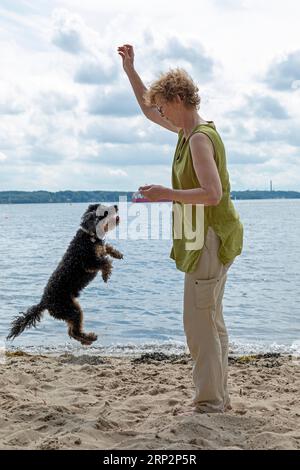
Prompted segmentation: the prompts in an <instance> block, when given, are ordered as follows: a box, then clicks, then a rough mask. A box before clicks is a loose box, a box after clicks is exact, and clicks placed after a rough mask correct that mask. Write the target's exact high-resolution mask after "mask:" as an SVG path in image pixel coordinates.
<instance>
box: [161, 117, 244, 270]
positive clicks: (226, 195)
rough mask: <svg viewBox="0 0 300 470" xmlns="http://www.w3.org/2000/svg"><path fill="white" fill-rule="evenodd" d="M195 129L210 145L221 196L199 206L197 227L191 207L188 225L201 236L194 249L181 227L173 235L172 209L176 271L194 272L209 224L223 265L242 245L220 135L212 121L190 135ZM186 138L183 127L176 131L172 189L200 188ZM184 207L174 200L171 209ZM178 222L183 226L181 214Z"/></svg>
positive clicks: (200, 126) (173, 250)
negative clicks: (218, 243)
mask: <svg viewBox="0 0 300 470" xmlns="http://www.w3.org/2000/svg"><path fill="white" fill-rule="evenodd" d="M196 132H202V133H203V134H206V135H207V136H208V137H209V139H210V140H211V142H212V144H213V148H214V159H215V162H216V165H217V168H218V172H219V175H220V179H221V183H222V189H223V196H222V199H221V201H220V202H219V204H218V205H217V206H202V227H201V226H200V227H199V223H198V222H197V221H196V206H195V205H193V206H190V209H191V213H192V219H191V221H192V227H191V228H192V230H193V231H194V232H195V233H196V234H197V233H198V231H199V230H202V234H203V237H204V238H203V240H202V242H201V244H200V246H199V248H198V246H197V249H188V250H187V249H186V247H187V243H190V242H192V241H193V240H192V239H190V235H189V234H187V235H188V237H187V238H186V237H185V230H184V229H182V237H180V238H179V237H178V235H176V234H175V232H176V230H178V229H176V230H175V227H174V212H176V210H175V211H174V210H173V248H172V251H171V254H170V257H171V258H172V259H174V260H175V262H176V267H177V268H178V269H179V270H181V271H184V272H187V273H189V272H193V271H194V270H195V269H196V267H197V263H198V260H199V258H200V255H201V252H202V248H203V242H204V240H205V237H206V234H207V230H208V227H209V226H210V227H212V228H213V230H214V231H215V232H216V233H217V235H218V236H219V237H220V239H221V243H220V248H219V251H218V257H219V259H220V261H221V262H222V263H223V264H227V263H229V262H230V261H232V260H233V259H234V258H235V257H236V256H237V255H239V254H240V253H241V252H242V247H243V225H242V223H241V221H240V219H239V215H238V213H237V212H236V210H235V207H234V205H233V203H232V201H231V199H230V182H229V174H228V171H227V167H226V153H225V148H224V145H223V142H222V140H221V137H220V135H219V134H218V132H217V130H216V127H215V125H214V123H213V122H212V121H209V122H208V123H207V124H199V125H198V126H197V127H195V129H194V130H193V132H192V133H191V135H190V136H189V138H190V137H191V136H192V135H193V134H195V133H196ZM189 138H188V139H185V137H184V133H183V130H182V129H181V130H180V131H179V134H178V142H177V146H176V150H175V155H174V160H173V166H172V186H173V189H194V188H199V187H201V186H200V183H199V180H198V178H197V175H196V172H195V170H194V166H193V160H192V155H191V150H190V147H189V144H188V141H189ZM174 204H175V205H177V204H178V206H177V207H174ZM184 206H185V205H184V204H183V203H178V202H173V209H179V211H180V210H181V211H183V213H184V210H185V209H187V208H185V207H184ZM203 208H204V211H203ZM181 211H180V212H181ZM203 212H204V214H203ZM178 220H180V219H177V222H176V226H177V227H178ZM196 222H197V223H196ZM179 223H180V224H181V223H182V224H183V225H184V223H185V217H184V216H183V217H182V221H180V222H179ZM203 225H204V226H203ZM196 236H197V235H195V239H196ZM190 246H191V245H190Z"/></svg>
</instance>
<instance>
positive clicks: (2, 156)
mask: <svg viewBox="0 0 300 470" xmlns="http://www.w3.org/2000/svg"><path fill="white" fill-rule="evenodd" d="M4 160H7V156H6V155H5V154H4V153H3V152H0V162H4Z"/></svg>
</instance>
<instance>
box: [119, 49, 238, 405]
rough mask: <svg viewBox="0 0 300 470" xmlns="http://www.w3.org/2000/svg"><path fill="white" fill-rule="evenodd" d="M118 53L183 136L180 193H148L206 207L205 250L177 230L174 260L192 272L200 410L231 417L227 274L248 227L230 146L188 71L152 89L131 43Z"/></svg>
mask: <svg viewBox="0 0 300 470" xmlns="http://www.w3.org/2000/svg"><path fill="white" fill-rule="evenodd" d="M118 53H119V55H120V56H121V57H122V61H123V68H124V71H125V72H126V74H127V76H128V78H129V81H130V83H131V86H132V88H133V91H134V93H135V96H136V98H137V101H138V103H139V105H140V107H141V110H142V111H143V113H144V114H145V116H146V117H147V118H148V119H150V120H151V121H153V122H155V123H156V124H159V125H161V126H163V127H165V128H166V129H168V130H170V131H172V132H176V133H177V134H178V142H177V146H176V150H175V155H174V161H173V167H172V186H173V187H172V189H171V188H166V187H164V186H160V185H147V186H142V187H141V188H139V189H140V192H141V193H142V194H143V195H144V196H146V197H147V198H149V199H150V200H152V201H156V200H159V199H170V200H172V201H173V202H174V203H176V205H179V207H182V208H184V207H185V205H186V204H193V205H196V204H202V205H203V206H204V227H203V229H204V245H203V246H202V248H199V247H197V249H192V250H191V249H189V250H187V249H186V242H187V240H186V239H185V236H184V235H183V236H182V237H181V238H179V237H175V236H174V230H173V248H172V252H171V258H173V259H174V260H175V262H176V266H177V268H178V269H180V270H181V271H183V272H185V282H184V316H183V322H184V330H185V335H186V339H187V344H188V347H189V350H190V353H191V356H192V359H193V380H194V384H195V397H194V400H193V407H194V408H193V410H194V411H197V412H223V411H226V410H228V409H231V404H230V398H229V394H228V390H227V367H228V335H227V331H226V327H225V323H224V319H223V312H222V299H223V294H224V288H225V282H226V278H227V271H228V269H229V267H230V266H231V264H232V263H233V261H234V258H235V257H236V256H237V255H239V254H240V253H241V251H242V245H243V226H242V224H241V222H240V219H239V216H238V214H237V212H236V211H235V208H234V206H233V204H232V201H231V199H230V182H229V175H228V172H227V168H226V155H225V149H224V145H223V142H222V140H221V137H220V136H219V134H218V132H217V130H216V127H215V125H214V123H213V121H206V120H204V119H203V118H202V117H201V116H200V115H199V113H198V108H199V104H200V97H199V95H198V88H197V86H196V85H195V84H194V82H193V80H192V79H191V78H190V77H189V75H188V74H187V73H186V72H185V71H184V70H182V69H175V70H169V71H168V72H167V73H165V74H163V75H161V76H160V78H159V79H158V80H156V81H155V82H154V83H153V84H152V85H151V86H150V88H149V89H147V88H146V87H145V85H144V84H143V82H142V80H141V79H140V77H139V75H138V74H137V72H136V71H135V68H134V51H133V47H132V46H131V45H129V44H125V45H123V46H121V47H119V48H118ZM193 207H194V208H195V206H193ZM194 224H195V217H194V218H193V228H195V226H194Z"/></svg>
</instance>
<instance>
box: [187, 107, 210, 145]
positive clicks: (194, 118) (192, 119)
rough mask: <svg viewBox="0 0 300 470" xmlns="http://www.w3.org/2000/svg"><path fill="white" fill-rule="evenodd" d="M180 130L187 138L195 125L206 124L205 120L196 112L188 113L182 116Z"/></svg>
mask: <svg viewBox="0 0 300 470" xmlns="http://www.w3.org/2000/svg"><path fill="white" fill-rule="evenodd" d="M182 121H183V123H182V126H181V128H182V130H183V134H184V137H185V138H186V139H188V138H189V136H190V134H191V133H192V132H193V130H194V129H195V127H196V126H198V125H199V124H206V123H207V121H205V120H204V119H202V117H201V116H200V115H199V114H198V113H197V112H195V113H189V114H187V115H186V116H183V120H182Z"/></svg>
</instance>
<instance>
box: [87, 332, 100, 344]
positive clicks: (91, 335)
mask: <svg viewBox="0 0 300 470" xmlns="http://www.w3.org/2000/svg"><path fill="white" fill-rule="evenodd" d="M86 338H87V339H88V340H89V341H92V342H93V341H96V340H97V339H98V336H97V335H95V333H87V334H86Z"/></svg>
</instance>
